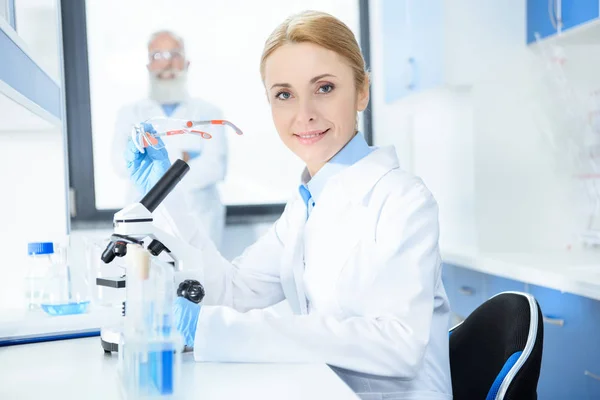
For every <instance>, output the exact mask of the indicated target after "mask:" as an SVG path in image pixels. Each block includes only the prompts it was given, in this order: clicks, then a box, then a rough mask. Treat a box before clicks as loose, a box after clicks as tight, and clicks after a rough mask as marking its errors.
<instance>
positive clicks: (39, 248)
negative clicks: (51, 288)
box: [25, 242, 54, 310]
mask: <svg viewBox="0 0 600 400" xmlns="http://www.w3.org/2000/svg"><path fill="white" fill-rule="evenodd" d="M27 255H28V256H29V265H28V268H27V272H26V274H25V302H26V305H27V308H28V309H29V310H38V309H40V307H41V304H42V302H43V298H42V296H43V292H44V285H45V278H46V275H47V273H48V271H49V270H50V268H51V267H52V263H53V261H52V257H53V255H54V243H52V242H32V243H28V245H27Z"/></svg>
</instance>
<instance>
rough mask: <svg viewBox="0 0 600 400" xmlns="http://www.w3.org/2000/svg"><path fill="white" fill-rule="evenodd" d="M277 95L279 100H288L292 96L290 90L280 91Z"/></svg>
mask: <svg viewBox="0 0 600 400" xmlns="http://www.w3.org/2000/svg"><path fill="white" fill-rule="evenodd" d="M275 97H276V98H278V99H279V100H287V99H289V98H290V97H292V95H291V94H290V92H279V93H277V94H276V95H275Z"/></svg>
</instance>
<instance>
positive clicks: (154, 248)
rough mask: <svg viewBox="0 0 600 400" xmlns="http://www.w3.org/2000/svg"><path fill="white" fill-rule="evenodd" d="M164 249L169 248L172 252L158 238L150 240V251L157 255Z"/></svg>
mask: <svg viewBox="0 0 600 400" xmlns="http://www.w3.org/2000/svg"><path fill="white" fill-rule="evenodd" d="M163 250H167V252H168V253H170V251H169V249H167V247H166V246H165V245H164V244H162V243H161V242H159V241H158V240H156V239H154V240H152V242H150V244H149V245H148V251H149V252H150V254H152V255H153V256H155V257H156V256H158V255H159V254H160V253H162V252H163Z"/></svg>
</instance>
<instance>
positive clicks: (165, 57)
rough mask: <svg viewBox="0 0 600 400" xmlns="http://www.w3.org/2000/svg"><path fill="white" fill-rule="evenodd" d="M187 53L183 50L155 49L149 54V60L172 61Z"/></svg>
mask: <svg viewBox="0 0 600 400" xmlns="http://www.w3.org/2000/svg"><path fill="white" fill-rule="evenodd" d="M184 57H185V53H184V52H183V51H181V50H164V51H153V52H151V53H150V54H149V55H148V58H149V60H150V61H151V62H152V61H158V62H164V61H171V60H174V59H183V58H184Z"/></svg>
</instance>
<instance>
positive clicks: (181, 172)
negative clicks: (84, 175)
mask: <svg viewBox="0 0 600 400" xmlns="http://www.w3.org/2000/svg"><path fill="white" fill-rule="evenodd" d="M189 169H190V167H189V165H188V164H187V163H186V162H184V161H183V160H176V161H175V162H174V163H173V165H171V167H170V168H169V169H168V170H167V172H166V173H165V174H164V175H163V176H162V178H161V179H160V180H159V181H158V182H157V183H156V184H155V185H154V187H152V189H151V190H150V191H149V192H148V194H146V195H145V196H144V197H143V198H142V199H141V200H140V202H139V203H134V204H131V205H129V206H127V207H125V208H123V209H122V210H120V211H118V212H117V213H116V214H115V215H114V217H113V228H114V233H113V234H112V235H111V237H110V242H109V244H108V246H107V247H106V249H105V250H104V251H103V253H102V255H101V259H102V261H103V262H104V263H106V264H108V263H110V262H112V261H113V260H114V259H115V257H124V256H125V255H127V248H128V246H135V247H138V248H140V247H141V248H143V249H144V250H145V251H147V252H148V253H149V254H150V256H151V257H152V259H154V260H162V261H161V262H163V263H166V264H168V265H170V266H172V269H173V273H175V272H179V271H183V270H184V269H186V270H189V269H191V268H193V267H194V266H197V265H198V263H199V262H200V261H199V260H200V259H201V255H200V250H199V249H197V248H195V247H193V246H191V245H190V244H188V243H186V242H185V241H183V240H181V239H178V238H176V237H175V236H174V235H172V234H170V233H167V232H166V231H164V230H162V229H160V228H158V227H157V226H155V224H154V220H153V217H152V213H153V212H154V211H155V210H156V209H157V207H158V206H159V205H160V204H161V203H162V202H163V200H164V199H165V198H166V197H167V196H168V195H169V193H171V191H172V190H173V189H174V188H175V186H177V184H178V183H179V181H181V179H182V178H183V177H184V176H185V174H186V173H187V172H188V171H189ZM96 284H97V285H100V286H107V287H111V288H123V289H125V288H126V286H127V285H126V276H122V277H115V278H98V279H97V280H96ZM170 284H171V282H167V283H166V286H165V287H169V286H168V285H170ZM172 285H173V288H174V287H175V282H172ZM173 290H174V289H173ZM128 295H129V294H128ZM176 295H178V296H182V297H185V298H187V299H188V300H190V301H193V302H195V303H199V302H200V301H202V298H203V297H204V288H203V287H202V285H201V284H200V283H199V282H198V281H196V280H191V279H188V280H184V281H182V282H181V283H180V284H179V286H178V289H177V291H176ZM127 301H128V298H127V296H126V300H125V302H123V308H122V315H123V316H124V317H126V315H127V311H126V310H127ZM169 306H170V305H169ZM122 332H123V321H121V322H120V323H119V324H117V325H115V326H110V327H102V328H101V331H100V339H101V344H102V348H103V349H104V351H105V352H106V353H110V352H113V351H115V352H116V351H118V350H119V343H120V340H121V339H122V335H121V334H122Z"/></svg>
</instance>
